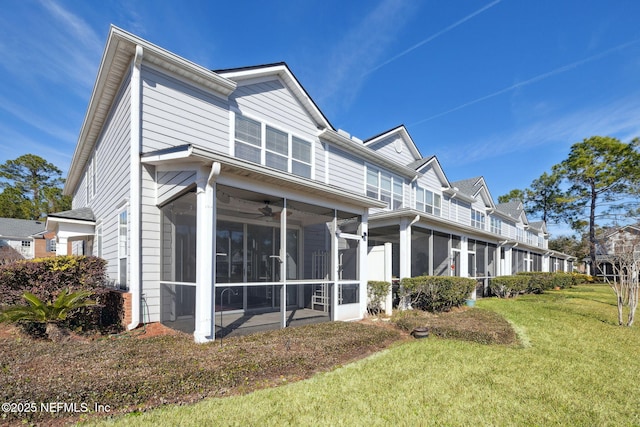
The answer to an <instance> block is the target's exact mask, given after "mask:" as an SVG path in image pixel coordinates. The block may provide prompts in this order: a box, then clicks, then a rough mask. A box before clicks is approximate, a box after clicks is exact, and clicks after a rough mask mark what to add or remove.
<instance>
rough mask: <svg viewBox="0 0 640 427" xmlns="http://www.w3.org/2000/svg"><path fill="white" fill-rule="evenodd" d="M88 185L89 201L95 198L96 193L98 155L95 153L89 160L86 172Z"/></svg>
mask: <svg viewBox="0 0 640 427" xmlns="http://www.w3.org/2000/svg"><path fill="white" fill-rule="evenodd" d="M86 185H87V188H86V190H87V203H89V202H90V201H91V200H93V196H95V194H96V185H97V184H96V156H95V154H94V155H93V157H92V158H91V159H90V160H89V164H88V165H87V172H86Z"/></svg>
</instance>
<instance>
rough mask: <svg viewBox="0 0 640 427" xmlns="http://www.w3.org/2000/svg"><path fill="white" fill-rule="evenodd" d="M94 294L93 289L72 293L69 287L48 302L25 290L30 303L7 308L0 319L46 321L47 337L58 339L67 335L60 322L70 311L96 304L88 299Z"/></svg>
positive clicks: (8, 320)
mask: <svg viewBox="0 0 640 427" xmlns="http://www.w3.org/2000/svg"><path fill="white" fill-rule="evenodd" d="M92 294H93V292H91V291H77V292H71V293H70V292H69V290H68V289H65V290H63V291H62V292H60V294H59V295H58V297H57V298H56V299H55V301H53V302H50V303H47V302H43V301H42V300H41V299H40V298H38V297H37V296H35V295H34V294H32V293H30V292H25V293H24V294H23V295H22V297H23V298H24V299H25V300H26V301H27V303H29V305H27V306H22V305H15V306H12V307H9V308H7V309H5V310H4V311H3V312H2V313H1V314H0V321H2V322H12V323H15V322H21V321H27V322H36V323H45V324H46V333H47V337H49V339H50V340H52V341H57V340H59V339H60V338H61V337H63V336H64V335H65V334H64V332H63V331H62V330H61V329H60V327H59V322H61V321H63V320H65V319H66V318H67V315H68V314H69V313H70V312H72V311H74V310H77V309H78V308H81V307H89V306H92V305H95V301H90V300H87V298H88V297H90V296H91V295H92Z"/></svg>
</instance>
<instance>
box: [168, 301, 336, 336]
mask: <svg viewBox="0 0 640 427" xmlns="http://www.w3.org/2000/svg"><path fill="white" fill-rule="evenodd" d="M280 316H281V314H280V312H279V311H269V312H244V313H241V312H236V313H233V312H222V313H220V312H218V313H216V314H215V328H216V338H222V337H225V338H226V337H234V336H241V335H248V334H252V333H255V332H260V331H268V330H273V329H280ZM330 320H331V317H330V313H325V312H323V311H319V310H311V309H309V308H299V309H295V310H287V326H302V325H308V324H312V323H321V322H328V321H330ZM162 324H163V325H165V326H167V327H169V328H172V329H176V330H179V331H182V332H186V333H189V334H191V333H193V331H194V329H195V319H194V318H192V317H191V318H186V319H178V320H175V321H166V320H165V321H163V322H162Z"/></svg>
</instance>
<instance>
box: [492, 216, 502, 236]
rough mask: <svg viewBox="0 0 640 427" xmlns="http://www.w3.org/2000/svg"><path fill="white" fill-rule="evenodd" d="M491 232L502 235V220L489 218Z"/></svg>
mask: <svg viewBox="0 0 640 427" xmlns="http://www.w3.org/2000/svg"><path fill="white" fill-rule="evenodd" d="M491 232H492V233H495V234H502V220H501V219H500V218H494V217H491Z"/></svg>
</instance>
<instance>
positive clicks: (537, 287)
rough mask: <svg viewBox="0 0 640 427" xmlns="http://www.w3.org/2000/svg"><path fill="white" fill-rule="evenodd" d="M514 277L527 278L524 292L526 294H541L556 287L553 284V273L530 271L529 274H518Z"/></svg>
mask: <svg viewBox="0 0 640 427" xmlns="http://www.w3.org/2000/svg"><path fill="white" fill-rule="evenodd" d="M516 275H517V276H524V277H527V280H528V282H527V287H526V289H525V291H524V292H525V293H528V294H541V293H543V292H544V291H547V290H549V289H553V288H554V287H555V286H556V285H554V284H553V283H554V278H553V276H554V273H547V272H542V271H530V272H520V273H518V274H516Z"/></svg>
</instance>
